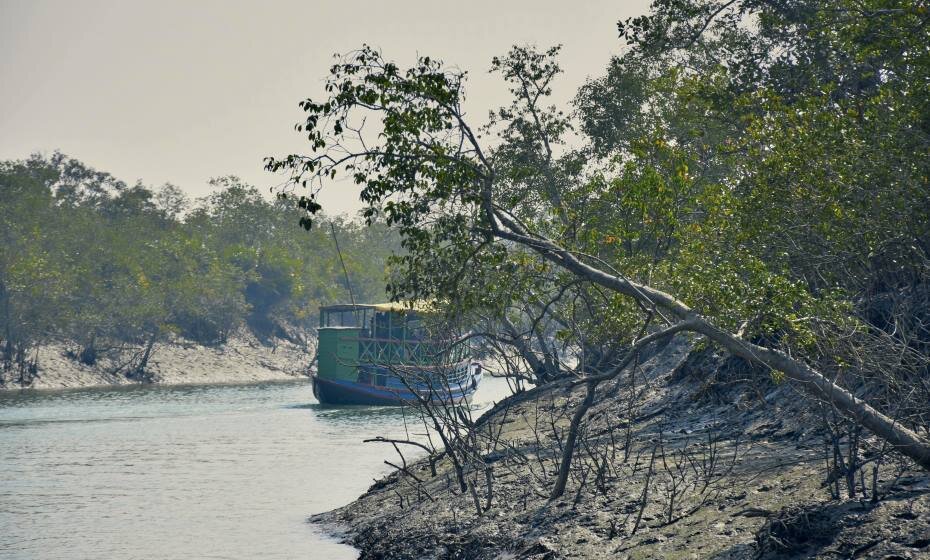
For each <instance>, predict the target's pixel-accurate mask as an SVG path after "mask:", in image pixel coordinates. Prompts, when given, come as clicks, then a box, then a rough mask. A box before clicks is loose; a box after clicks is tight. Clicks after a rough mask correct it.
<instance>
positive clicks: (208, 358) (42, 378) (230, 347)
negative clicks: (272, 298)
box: [0, 333, 314, 390]
mask: <svg viewBox="0 0 930 560" xmlns="http://www.w3.org/2000/svg"><path fill="white" fill-rule="evenodd" d="M68 350H69V347H68V346H67V345H65V344H51V345H47V346H42V347H40V348H39V349H38V365H39V368H38V377H36V378H35V380H34V381H33V383H32V385H31V386H30V387H29V388H31V389H69V388H78V387H94V386H106V385H131V384H135V383H137V382H136V381H133V380H130V379H127V378H126V376H125V375H124V374H123V373H121V372H119V369H120V366H121V365H123V364H125V362H126V361H127V360H129V359H130V357H131V355H132V352H130V351H123V352H118V351H114V352H110V353H108V355H107V356H105V357H103V358H101V359H100V360H99V361H98V363H97V364H96V365H94V366H87V365H84V364H81V363H79V362H78V361H77V360H74V359H72V358H70V357H68ZM134 351H135V352H137V351H138V350H134ZM313 352H314V349H313V347H312V346H311V347H310V348H304V347H303V346H300V345H296V344H293V343H291V342H288V341H284V340H275V341H274V343H273V344H263V343H262V342H260V341H259V340H258V339H256V338H255V337H254V336H252V335H251V334H248V333H240V334H238V335H236V336H235V337H231V338H230V340H229V341H228V342H227V343H226V344H225V345H223V346H218V347H210V346H202V345H199V344H196V343H192V342H189V341H184V340H174V341H172V342H170V343H167V344H160V345H157V346H156V347H155V349H154V351H153V354H152V357H151V358H150V360H149V366H148V368H147V369H148V371H149V372H150V373H151V374H152V375H153V382H154V383H158V384H166V385H183V384H215V383H250V382H257V381H274V380H287V379H297V378H300V377H302V376H304V375H306V372H307V368H308V367H309V365H310V362H311V360H312V359H313ZM13 377H14V375H13V372H6V373H4V372H2V371H0V381H2V383H0V390H20V389H21V388H22V387H20V385H19V384H17V383H15V381H14V379H13Z"/></svg>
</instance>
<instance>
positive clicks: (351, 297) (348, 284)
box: [329, 222, 355, 307]
mask: <svg viewBox="0 0 930 560" xmlns="http://www.w3.org/2000/svg"><path fill="white" fill-rule="evenodd" d="M329 229H330V231H332V232H333V243H335V244H336V254H337V255H339V262H340V263H342V273H343V274H345V276H346V290H348V291H349V301H351V302H352V307H355V295H354V294H353V293H352V282H350V281H349V270H348V269H347V268H346V262H345V261H344V260H342V251H340V250H339V239H338V238H337V237H336V226H335V225H333V222H329Z"/></svg>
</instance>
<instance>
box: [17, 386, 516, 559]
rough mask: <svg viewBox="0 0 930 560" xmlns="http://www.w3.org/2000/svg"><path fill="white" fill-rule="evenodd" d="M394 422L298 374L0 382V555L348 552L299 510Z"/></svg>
mask: <svg viewBox="0 0 930 560" xmlns="http://www.w3.org/2000/svg"><path fill="white" fill-rule="evenodd" d="M506 394H507V388H506V384H504V382H502V381H500V380H497V379H488V378H485V380H484V382H483V383H482V386H481V388H480V389H479V391H478V393H477V394H476V396H475V404H476V405H478V406H480V407H484V406H489V405H490V404H491V402H492V401H493V400H499V399H501V398H503V396H505V395H506ZM405 423H408V424H413V422H412V418H411V417H410V415H409V412H408V413H407V414H406V417H405V414H404V413H403V411H401V410H400V409H395V408H373V407H342V408H335V407H325V406H321V405H319V404H317V402H316V400H315V399H314V398H313V394H312V391H311V389H310V386H309V384H308V383H307V382H306V381H302V382H287V383H266V384H255V385H226V386H197V387H158V386H155V387H132V388H120V389H87V390H72V391H43V392H21V393H0V558H2V559H4V560H6V559H43V560H45V559H49V560H56V559H69V560H71V559H83V558H93V559H120V560H126V559H134V558H138V559H143V558H144V559H159V558H164V559H168V558H171V559H175V558H235V559H240V558H263V559H277V558H281V559H285V558H286V559H299V558H307V559H334V560H339V559H344V558H345V559H348V558H355V557H356V556H357V555H356V552H355V550H353V549H352V548H350V547H348V546H345V545H341V544H338V543H336V542H334V541H333V540H332V539H329V538H328V537H326V536H325V535H323V534H321V533H320V532H319V531H318V530H317V528H316V527H314V526H313V525H310V524H308V523H307V522H306V519H307V517H308V516H309V515H311V514H313V513H318V512H322V511H326V510H329V509H332V508H334V507H337V506H340V505H343V504H346V503H348V502H350V501H352V500H353V499H354V498H356V497H357V496H358V495H359V494H361V493H362V492H364V491H365V489H366V488H367V487H368V486H369V485H370V484H371V482H372V479H373V478H375V477H378V476H380V475H382V474H384V473H386V472H387V471H388V470H389V467H386V466H385V465H384V464H383V460H384V459H391V460H392V461H393V460H394V459H393V458H392V455H393V454H394V450H393V449H392V448H391V447H390V446H386V445H384V444H377V443H362V439H364V438H366V437H372V436H375V435H395V436H398V435H403V434H404V432H405ZM411 431H414V432H422V427H418V426H415V425H411Z"/></svg>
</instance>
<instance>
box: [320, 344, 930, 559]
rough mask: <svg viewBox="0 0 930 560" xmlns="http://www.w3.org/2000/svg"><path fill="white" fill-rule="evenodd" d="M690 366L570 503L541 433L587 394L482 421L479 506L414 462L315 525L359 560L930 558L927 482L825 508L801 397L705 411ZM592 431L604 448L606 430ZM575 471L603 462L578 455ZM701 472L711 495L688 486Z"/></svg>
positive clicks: (654, 369) (884, 478) (773, 395)
mask: <svg viewBox="0 0 930 560" xmlns="http://www.w3.org/2000/svg"><path fill="white" fill-rule="evenodd" d="M679 341H680V339H679ZM691 356H692V354H691V348H690V347H689V346H688V345H687V344H682V343H681V342H678V343H674V342H673V343H672V344H669V346H668V347H666V348H665V349H664V350H661V351H659V352H658V353H657V354H656V355H655V356H654V357H653V358H652V359H650V360H649V361H648V362H647V363H644V364H643V368H642V369H643V374H644V379H643V381H644V382H645V386H644V389H643V391H644V393H643V395H642V399H643V400H642V402H641V407H640V408H639V410H638V413H637V414H635V416H634V417H633V421H632V423H631V428H632V432H631V433H632V435H633V444H632V447H631V449H630V453H629V460H625V459H622V457H623V456H624V453H623V450H622V449H620V450H619V451H618V453H617V455H616V458H614V459H612V460H611V461H610V463H609V465H608V464H607V463H601V465H602V467H603V470H604V472H606V473H607V474H606V476H605V478H604V479H603V485H601V486H599V485H598V484H597V483H592V482H591V480H590V478H589V477H588V476H587V475H586V474H584V472H587V473H588V474H590V473H592V472H595V471H593V470H589V471H584V472H580V473H577V474H578V476H573V477H572V478H571V479H570V482H569V488H568V492H566V493H565V495H563V496H562V497H561V498H558V499H555V500H550V499H548V491H549V487H550V486H549V485H550V484H551V483H552V480H553V478H552V472H553V471H552V468H553V467H554V466H555V465H556V461H557V457H558V454H557V450H558V447H557V446H556V445H555V444H554V442H553V441H549V440H548V436H546V435H545V434H544V433H537V432H534V425H537V423H539V424H538V425H544V430H543V431H544V432H550V431H552V430H551V429H550V428H552V426H550V420H551V422H554V423H555V424H554V425H553V426H556V428H555V429H559V430H561V429H564V427H565V424H566V423H567V419H568V418H570V417H571V416H572V413H573V411H574V410H577V407H578V406H579V404H580V403H581V401H582V400H583V395H582V394H581V393H583V391H582V390H574V391H567V390H566V388H565V387H564V386H562V387H560V386H559V385H558V384H554V385H552V386H544V387H540V388H537V389H536V390H531V391H528V392H527V393H525V394H522V395H521V396H519V397H517V398H510V399H508V401H507V402H500V403H498V405H497V406H495V407H494V408H493V409H492V410H491V411H489V412H488V413H487V414H486V415H484V416H483V417H482V418H481V419H480V420H478V421H477V425H479V426H480V429H481V430H487V431H488V432H489V433H493V434H499V436H498V437H499V438H500V440H499V441H504V442H507V444H506V446H505V447H504V448H503V449H504V450H503V451H501V450H500V449H496V450H490V451H486V452H484V456H483V458H482V461H484V462H483V463H482V464H483V465H490V468H491V470H492V471H493V477H492V479H493V493H490V492H488V491H487V490H486V487H485V486H484V482H483V481H484V480H485V476H484V475H485V473H483V472H481V469H480V468H478V469H476V470H474V471H473V472H471V473H467V476H468V477H469V481H470V482H469V484H474V486H473V487H472V488H473V489H475V490H477V496H478V497H475V496H476V494H475V493H474V490H473V493H472V494H469V492H461V491H459V490H458V489H457V486H458V485H457V484H455V483H454V479H455V472H454V469H453V465H452V464H451V463H452V462H451V461H450V460H449V459H448V458H447V457H442V458H440V459H439V460H437V461H436V463H435V472H431V471H432V468H431V466H430V465H429V463H428V461H427V460H426V459H425V458H418V459H408V462H407V463H406V468H405V471H404V473H401V472H400V471H395V472H393V473H391V474H389V475H387V476H385V477H383V478H381V479H380V480H378V481H376V482H375V483H374V484H372V485H371V486H370V487H369V489H368V490H367V491H366V492H365V493H364V494H362V495H361V496H360V497H359V498H357V499H356V500H355V501H354V502H352V503H349V504H346V505H345V506H342V507H339V508H336V509H334V510H332V511H328V512H324V513H321V514H318V515H314V516H312V517H310V518H309V521H310V522H311V523H313V524H315V525H316V526H317V527H319V528H320V530H321V531H324V532H326V533H327V534H328V535H330V536H331V537H333V538H336V539H339V540H340V541H341V542H344V543H346V544H349V545H351V546H353V547H355V548H356V549H358V550H360V556H359V560H375V559H381V558H436V559H450V560H451V559H460V558H469V559H473V560H491V559H497V558H513V559H517V558H532V559H535V560H557V559H563V558H565V559H568V558H577V559H587V558H604V559H606V558H629V559H634V558H642V559H646V558H670V559H679V558H680V559H682V560H684V559H691V558H715V559H720V560H723V559H724V558H739V559H746V560H750V559H759V558H766V559H769V558H771V559H775V558H785V557H803V558H808V557H822V556H829V555H836V556H837V557H843V558H846V557H863V558H885V557H889V558H891V557H896V558H916V557H923V555H924V554H927V553H928V552H930V473H927V472H924V471H920V470H914V469H908V468H904V469H903V470H901V471H898V470H897V467H895V468H891V466H890V465H883V466H882V469H881V472H880V473H879V474H878V475H877V477H878V478H877V480H878V484H879V486H880V487H881V492H882V497H881V499H880V500H878V501H875V502H870V501H869V500H867V499H865V498H862V497H861V496H856V497H854V498H849V497H847V496H846V495H845V492H843V493H842V495H841V497H839V498H838V499H837V498H833V499H830V496H829V493H828V491H827V489H826V488H825V487H824V485H823V484H822V483H823V481H824V479H825V477H826V472H825V471H824V469H823V456H822V446H823V442H822V438H823V434H822V433H821V432H819V430H818V429H817V428H816V425H815V424H814V422H813V420H814V419H813V418H812V417H811V415H810V414H809V413H807V412H805V410H804V407H803V406H799V405H798V397H797V395H796V393H795V390H794V389H793V388H792V387H791V386H788V385H784V384H775V383H770V382H761V383H759V384H758V385H756V386H751V385H749V384H731V385H730V386H729V387H728V388H727V389H723V390H722V392H721V393H720V394H717V395H714V396H713V397H710V396H708V395H707V394H706V392H705V391H706V387H704V385H703V383H704V380H705V379H706V374H708V372H707V371H697V370H696V367H697V365H698V364H696V362H691V361H689V358H690V357H691ZM756 389H759V390H761V391H763V393H762V394H763V395H764V399H763V401H759V400H758V398H757V397H756V395H757V394H759V393H758V392H757V391H756ZM605 392H607V393H609V390H608V389H605ZM616 404H617V402H616V401H614V400H613V399H612V398H610V397H609V398H605V399H602V400H601V401H599V402H596V403H595V405H594V407H592V409H591V412H590V417H595V418H605V417H608V416H609V415H610V414H612V408H613V407H615V406H616ZM553 411H555V412H556V413H557V415H556V416H552V413H553ZM591 429H592V432H591V433H592V434H598V435H595V436H592V437H598V438H600V439H599V440H598V441H599V442H601V444H602V445H603V444H604V443H605V442H606V441H607V440H606V439H604V438H605V437H606V436H604V435H603V429H604V425H603V424H600V423H599V424H596V425H593V426H592V428H591ZM611 437H612V436H611ZM618 439H619V434H618ZM657 440H661V441H664V442H665V443H664V444H662V446H661V451H660V453H661V457H662V458H661V459H659V460H656V461H652V462H651V461H650V456H652V457H653V458H655V455H654V453H655V451H654V450H655V449H657V448H656V447H655V442H656V441H657ZM592 441H593V440H592ZM706 442H710V446H707V445H706ZM650 446H652V447H650ZM508 449H509V450H511V452H508V451H507V450H508ZM514 450H516V451H517V452H513V451H514ZM686 453H687V455H686ZM709 453H710V454H709ZM608 456H609V455H603V456H601V457H603V458H604V459H603V460H605V461H606V457H608ZM579 457H582V458H584V461H586V462H588V463H592V464H593V461H595V460H597V457H596V456H585V455H583V452H581V451H579ZM583 464H584V463H582V465H583ZM605 465H606V466H605ZM666 465H667V466H666ZM676 465H677V466H678V467H680V468H677V467H676ZM653 466H655V468H653ZM577 467H578V463H576V464H575V468H577ZM702 469H709V470H707V471H706V472H704V471H703V470H702ZM576 472H577V471H576ZM701 473H703V475H705V478H704V479H703V480H698V479H693V474H701ZM594 476H595V475H594V474H591V477H594ZM585 481H587V482H588V484H587V485H585ZM650 484H651V485H652V486H649V485H650ZM646 488H649V489H650V490H649V491H648V492H647V491H646V490H645V489H646ZM647 496H648V498H647ZM485 500H487V503H485ZM479 501H480V503H479ZM476 508H480V513H479V512H478V511H476Z"/></svg>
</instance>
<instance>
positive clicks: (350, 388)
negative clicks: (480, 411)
mask: <svg viewBox="0 0 930 560" xmlns="http://www.w3.org/2000/svg"><path fill="white" fill-rule="evenodd" d="M476 389H477V383H474V384H469V387H466V388H465V389H464V390H458V389H451V390H450V391H449V396H450V397H451V399H452V401H453V402H456V403H458V402H461V401H462V400H464V399H468V398H470V397H471V396H472V395H473V394H474V393H475V390H476ZM313 392H314V394H315V395H316V397H317V399H319V401H320V402H321V403H326V404H364V405H393V406H398V405H403V404H414V403H416V402H417V398H416V396H415V395H414V394H413V393H411V392H410V390H409V389H406V388H404V389H396V390H395V389H382V388H379V387H375V386H372V385H366V384H363V383H358V382H355V381H345V380H342V379H323V378H320V377H318V376H316V375H314V376H313ZM433 397H434V398H435V397H436V395H433Z"/></svg>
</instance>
